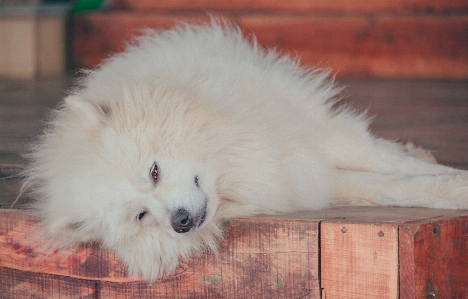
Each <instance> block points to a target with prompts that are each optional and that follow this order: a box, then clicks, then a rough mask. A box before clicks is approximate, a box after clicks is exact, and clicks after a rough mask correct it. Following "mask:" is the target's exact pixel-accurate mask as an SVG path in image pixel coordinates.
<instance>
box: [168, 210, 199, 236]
mask: <svg viewBox="0 0 468 299" xmlns="http://www.w3.org/2000/svg"><path fill="white" fill-rule="evenodd" d="M171 225H172V228H173V229H174V230H175V231H176V232H177V233H186V232H188V231H190V229H191V228H192V227H193V225H194V222H193V218H192V215H190V213H189V212H187V210H185V209H178V210H177V211H176V212H175V213H174V214H172V219H171Z"/></svg>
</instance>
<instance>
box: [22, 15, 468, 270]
mask: <svg viewBox="0 0 468 299" xmlns="http://www.w3.org/2000/svg"><path fill="white" fill-rule="evenodd" d="M327 77H328V74H327V73H326V72H321V71H318V70H313V69H306V68H303V67H301V66H299V64H298V62H297V61H295V60H293V59H291V58H289V57H287V56H282V57H280V56H278V54H277V53H276V52H275V51H272V50H266V49H263V48H261V47H260V46H258V45H257V43H256V42H255V40H251V41H248V40H247V39H245V38H244V37H243V36H242V34H241V33H240V31H239V29H237V28H235V27H233V26H226V25H219V24H218V23H216V22H212V23H211V24H207V25H202V26H195V25H181V26H178V27H177V28H175V29H172V30H168V31H162V32H148V33H147V34H146V35H145V36H144V37H142V38H140V39H138V42H136V43H135V44H133V45H131V46H129V47H128V48H127V50H126V51H125V52H123V53H121V54H118V55H116V56H114V57H112V58H110V59H108V60H107V61H106V62H105V63H104V64H102V65H101V66H100V67H99V68H98V69H97V70H95V71H90V72H89V73H88V75H87V76H86V77H85V78H84V79H83V80H82V82H81V86H80V87H78V88H77V89H76V90H74V91H73V93H72V94H71V95H70V96H69V97H67V98H66V99H65V101H64V102H63V104H62V106H61V107H60V108H59V109H57V111H56V112H55V113H54V115H53V117H52V120H51V123H50V126H49V128H48V129H47V130H46V132H45V133H44V134H43V135H42V137H41V138H40V140H39V141H38V143H37V144H36V145H35V147H34V149H33V151H32V153H31V154H30V156H29V157H30V159H31V164H30V166H29V168H28V170H27V171H26V176H27V179H26V181H25V185H24V188H27V189H30V190H32V192H33V193H34V195H35V196H36V197H37V198H38V201H37V203H36V208H37V210H38V212H39V213H40V216H41V217H42V219H43V225H44V226H45V228H46V229H47V231H48V233H50V235H51V236H54V237H58V238H60V239H62V240H65V241H66V242H68V243H70V244H76V243H80V242H99V243H101V244H102V245H103V246H105V247H107V248H110V249H113V250H115V251H116V252H117V253H118V255H119V256H120V257H121V258H122V260H123V261H124V262H125V263H126V264H127V265H128V268H129V271H130V274H132V275H143V276H144V277H145V278H147V279H157V278H159V277H161V276H163V275H167V274H170V273H171V272H173V271H174V269H175V268H176V266H177V265H178V263H179V261H180V260H183V259H184V258H186V257H188V256H190V255H191V254H193V253H197V252H202V251H204V250H207V249H209V250H216V244H217V243H218V242H219V240H220V238H222V231H221V229H220V222H221V221H222V220H223V219H228V218H232V217H238V216H247V215H254V214H259V213H267V214H276V213H287V212H292V211H297V210H306V209H307V210H316V209H322V208H325V207H328V206H331V205H341V204H350V205H357V204H364V205H368V204H379V205H399V206H423V207H438V208H457V209H458V208H468V174H467V172H465V171H461V170H454V169H451V168H448V167H444V166H441V165H437V164H433V163H430V162H427V161H424V160H422V159H418V158H415V157H413V156H412V155H410V154H409V153H407V152H406V151H405V149H404V147H403V146H401V145H399V144H396V143H392V142H390V141H385V140H382V139H378V138H376V137H374V136H372V135H371V134H370V133H369V132H368V120H367V119H366V118H365V116H363V115H358V114H356V113H354V112H353V111H351V110H349V109H341V110H333V109H332V105H333V104H334V103H335V102H336V100H337V95H338V93H339V91H340V90H339V89H338V88H336V87H335V86H334V84H333V82H331V81H328V79H327ZM155 161H156V162H157V163H158V166H159V169H160V179H159V181H158V182H157V183H156V184H154V183H153V182H152V180H151V178H150V169H151V167H152V165H153V163H154V162H155ZM195 177H198V179H199V187H198V186H196V184H195V183H194V178H195ZM205 206H206V212H207V213H206V220H205V222H204V223H203V224H202V225H201V226H200V227H197V228H193V229H192V230H191V231H190V232H188V233H176V232H175V231H174V229H173V228H172V227H171V224H170V222H171V213H173V212H174V210H177V209H178V208H179V207H184V208H186V209H187V210H190V211H192V212H193V213H195V214H196V213H198V215H200V211H202V210H203V209H204V207H205ZM142 211H147V212H148V214H147V215H146V216H145V217H144V218H143V219H142V220H141V221H139V220H138V219H137V215H138V214H139V213H141V212H142Z"/></svg>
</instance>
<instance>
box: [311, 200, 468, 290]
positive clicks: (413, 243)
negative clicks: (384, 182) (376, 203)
mask: <svg viewBox="0 0 468 299" xmlns="http://www.w3.org/2000/svg"><path fill="white" fill-rule="evenodd" d="M355 209H356V208H353V211H351V212H349V213H346V212H345V213H343V216H344V217H343V218H341V219H329V220H325V221H322V222H321V224H320V235H321V241H320V244H321V287H322V289H323V290H322V291H323V292H322V294H323V298H327V299H330V298H468V272H467V270H466V269H468V250H467V248H468V212H467V211H450V210H433V209H416V208H412V209H401V208H383V209H379V208H372V209H371V210H367V209H363V210H361V213H359V211H356V210H355ZM359 209H361V208H358V210H359ZM363 212H367V214H364V213H363ZM400 212H402V213H400Z"/></svg>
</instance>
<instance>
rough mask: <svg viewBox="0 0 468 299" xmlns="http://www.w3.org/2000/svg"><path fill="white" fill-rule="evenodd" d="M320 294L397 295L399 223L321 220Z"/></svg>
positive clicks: (329, 298)
mask: <svg viewBox="0 0 468 299" xmlns="http://www.w3.org/2000/svg"><path fill="white" fill-rule="evenodd" d="M320 235H321V240H320V242H321V269H322V276H321V277H322V280H321V286H322V289H323V298H327V299H332V298H336V299H339V298H366V299H371V298H376V299H384V298H389V299H390V298H391V299H397V298H398V270H399V269H398V226H397V225H395V224H394V223H386V224H369V223H367V224H361V223H342V222H341V221H331V222H327V221H324V222H322V224H321V228H320Z"/></svg>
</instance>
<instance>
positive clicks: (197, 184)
mask: <svg viewBox="0 0 468 299" xmlns="http://www.w3.org/2000/svg"><path fill="white" fill-rule="evenodd" d="M193 181H194V183H195V186H197V187H198V188H200V184H199V183H198V177H197V176H196V177H195V179H194V180H193Z"/></svg>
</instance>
